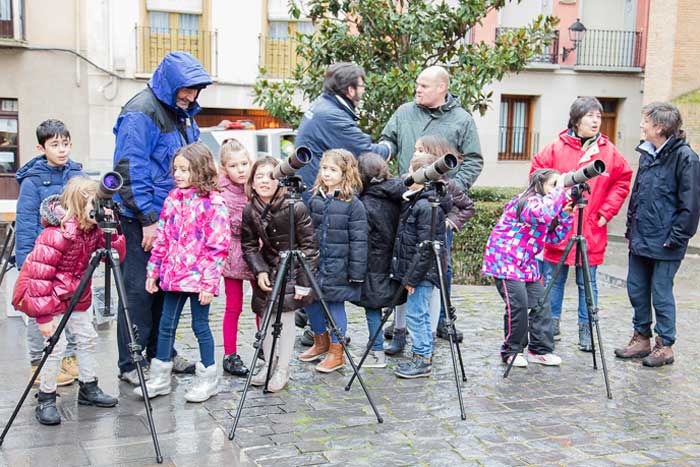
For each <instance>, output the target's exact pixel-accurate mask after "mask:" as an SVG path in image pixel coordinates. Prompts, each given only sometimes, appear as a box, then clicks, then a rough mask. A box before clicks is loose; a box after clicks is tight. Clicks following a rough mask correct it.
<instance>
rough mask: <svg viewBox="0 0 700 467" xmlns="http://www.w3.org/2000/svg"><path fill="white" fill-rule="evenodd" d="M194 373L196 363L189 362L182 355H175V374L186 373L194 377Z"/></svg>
mask: <svg viewBox="0 0 700 467" xmlns="http://www.w3.org/2000/svg"><path fill="white" fill-rule="evenodd" d="M194 372H195V364H194V362H191V361H189V360H187V359H186V358H185V357H183V356H182V355H175V356H174V357H173V373H186V374H188V375H193V374H194Z"/></svg>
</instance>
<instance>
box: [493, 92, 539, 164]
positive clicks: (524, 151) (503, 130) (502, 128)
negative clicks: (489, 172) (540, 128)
mask: <svg viewBox="0 0 700 467" xmlns="http://www.w3.org/2000/svg"><path fill="white" fill-rule="evenodd" d="M533 100H534V98H533V97H532V96H509V95H503V96H501V114H500V116H499V128H498V160H500V161H510V160H516V161H524V160H529V159H530V157H531V156H532V153H533V151H534V149H535V147H536V146H537V142H538V141H537V139H538V137H539V135H538V134H537V133H535V132H534V131H532V111H533V108H534V106H533Z"/></svg>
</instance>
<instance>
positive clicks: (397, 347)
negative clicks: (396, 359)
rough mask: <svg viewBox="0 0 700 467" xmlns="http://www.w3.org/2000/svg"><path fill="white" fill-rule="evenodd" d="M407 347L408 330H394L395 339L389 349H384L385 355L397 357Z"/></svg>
mask: <svg viewBox="0 0 700 467" xmlns="http://www.w3.org/2000/svg"><path fill="white" fill-rule="evenodd" d="M405 346H406V328H403V329H400V328H394V338H393V339H392V340H391V344H389V346H388V347H384V353H385V354H387V355H397V354H400V353H401V352H403V348H404V347H405Z"/></svg>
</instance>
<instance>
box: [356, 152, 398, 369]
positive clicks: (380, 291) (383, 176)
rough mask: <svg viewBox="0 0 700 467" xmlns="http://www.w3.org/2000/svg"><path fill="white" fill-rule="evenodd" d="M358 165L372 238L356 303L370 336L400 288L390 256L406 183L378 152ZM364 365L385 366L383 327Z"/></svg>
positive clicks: (368, 246)
mask: <svg viewBox="0 0 700 467" xmlns="http://www.w3.org/2000/svg"><path fill="white" fill-rule="evenodd" d="M358 166H359V171H360V178H361V179H362V187H363V190H362V194H361V195H360V200H361V201H362V204H364V206H365V210H366V211H367V226H368V231H369V237H368V242H367V277H366V279H365V282H364V284H362V297H361V299H360V300H359V301H358V302H355V303H356V304H357V305H359V306H362V307H364V308H365V316H366V318H367V328H368V330H369V337H370V338H371V337H372V336H373V335H374V333H375V332H376V330H377V329H378V328H379V327H380V326H381V318H382V310H381V309H382V308H384V307H387V306H390V305H391V301H392V299H393V298H394V295H395V294H396V291H397V289H398V288H399V283H398V282H397V281H395V280H392V279H391V277H390V273H391V258H392V255H393V250H394V239H395V238H396V227H397V226H398V224H399V215H400V214H401V201H402V195H403V194H404V192H405V191H406V186H405V185H404V184H403V182H402V180H401V179H400V178H389V170H388V167H387V163H386V161H385V160H384V159H383V158H382V157H381V156H379V155H378V154H375V153H365V154H363V155H361V156H360V158H359V159H358ZM404 301H405V298H404ZM364 366H366V367H369V368H384V367H386V360H385V355H384V349H383V348H382V338H381V329H380V331H379V334H378V338H377V339H375V341H374V342H373V343H372V344H371V352H370V353H369V354H368V355H367V360H365V364H364Z"/></svg>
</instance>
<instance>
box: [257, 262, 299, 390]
mask: <svg viewBox="0 0 700 467" xmlns="http://www.w3.org/2000/svg"><path fill="white" fill-rule="evenodd" d="M290 258H292V257H291V256H290ZM288 264H289V267H287V268H285V269H287V270H288V271H289V270H291V269H292V267H293V264H292V260H291V259H290V260H289V263H288ZM284 272H285V274H284V276H283V277H282V282H281V283H280V288H279V292H278V293H279V295H277V296H276V297H277V314H276V315H275V322H274V323H272V345H271V346H270V355H269V356H268V357H267V358H269V361H268V365H267V376H266V377H265V386H263V392H264V393H266V394H267V393H268V392H269V391H268V390H267V385H268V384H269V383H270V378H271V377H272V367H273V365H274V361H275V350H276V348H277V341H278V340H279V337H280V334H281V332H282V313H283V312H284V295H285V292H286V291H287V271H284ZM275 282H277V281H275ZM273 296H275V295H273ZM263 339H264V338H263Z"/></svg>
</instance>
